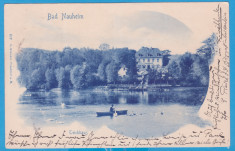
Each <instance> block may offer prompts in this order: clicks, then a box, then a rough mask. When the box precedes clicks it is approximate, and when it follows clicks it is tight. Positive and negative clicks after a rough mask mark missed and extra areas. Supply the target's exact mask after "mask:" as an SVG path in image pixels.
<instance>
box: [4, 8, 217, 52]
mask: <svg viewBox="0 0 235 151" xmlns="http://www.w3.org/2000/svg"><path fill="white" fill-rule="evenodd" d="M216 7H217V3H120V4H117V3H115V4H112V3H110V4H20V5H15V4H8V5H5V21H4V23H5V35H8V34H10V33H11V34H13V37H14V43H15V44H16V45H19V44H20V47H23V48H27V47H30V48H40V49H46V50H63V48H64V47H71V48H81V47H89V48H94V49H96V48H98V47H99V45H100V44H102V43H108V44H109V45H110V46H111V47H114V48H122V47H128V48H130V49H135V50H139V49H140V48H141V47H142V46H146V47H153V48H159V49H160V50H166V49H168V50H170V51H171V53H172V54H182V53H184V52H187V51H189V52H192V53H193V52H196V49H197V48H199V47H200V46H201V45H202V43H201V42H202V41H203V40H205V39H206V38H208V37H209V36H210V35H211V34H212V33H213V31H215V25H214V24H213V17H215V15H216V13H215V12H214V11H213V10H214V9H216ZM48 13H50V14H56V13H57V14H58V19H57V20H48ZM62 13H66V14H72V13H73V14H80V15H83V19H78V20H63V21H62V20H61V14H62Z"/></svg>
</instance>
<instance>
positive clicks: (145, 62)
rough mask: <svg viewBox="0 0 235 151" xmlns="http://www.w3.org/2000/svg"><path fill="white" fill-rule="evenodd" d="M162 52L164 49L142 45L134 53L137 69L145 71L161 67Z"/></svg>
mask: <svg viewBox="0 0 235 151" xmlns="http://www.w3.org/2000/svg"><path fill="white" fill-rule="evenodd" d="M164 53H165V51H160V50H159V49H158V48H147V47H142V48H141V49H140V50H139V51H137V52H136V54H135V57H136V61H137V68H138V69H139V71H146V70H147V69H157V68H159V67H162V66H163V56H164Z"/></svg>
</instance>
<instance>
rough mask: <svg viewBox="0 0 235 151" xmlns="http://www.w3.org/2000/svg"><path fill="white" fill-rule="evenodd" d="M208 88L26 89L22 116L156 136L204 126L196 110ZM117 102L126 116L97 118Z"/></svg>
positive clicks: (28, 119) (29, 121) (51, 123)
mask: <svg viewBox="0 0 235 151" xmlns="http://www.w3.org/2000/svg"><path fill="white" fill-rule="evenodd" d="M206 92H207V88H183V87H178V88H171V89H164V92H162V93H160V92H129V91H122V92H113V91H105V92H104V91H94V90H81V91H74V90H67V91H62V90H60V89H53V90H51V91H49V92H40V91H37V92H29V91H26V92H25V93H24V94H23V95H22V96H21V97H20V100H19V104H20V115H21V116H22V117H23V118H24V119H25V120H26V122H27V124H33V123H35V124H36V125H39V126H58V125H69V124H71V123H73V122H75V121H76V122H79V123H80V124H82V125H83V126H85V127H87V128H88V129H92V130H96V129H99V128H100V127H101V126H103V125H106V126H107V127H109V128H110V129H112V130H114V131H116V132H119V133H122V134H124V135H126V136H132V137H136V136H137V135H138V136H139V137H151V136H154V137H157V136H162V135H164V134H168V133H172V132H174V131H176V130H178V129H179V128H180V127H182V126H184V125H186V124H195V125H198V126H201V127H202V126H205V125H207V124H208V123H207V122H205V121H203V120H201V119H200V118H199V117H198V115H197V113H198V111H199V109H200V106H201V104H202V103H203V100H204V96H205V95H206ZM111 104H114V107H115V108H116V110H122V109H124V110H128V113H127V115H121V116H116V117H109V116H104V117H97V116H96V112H105V111H108V110H109V107H110V105H111Z"/></svg>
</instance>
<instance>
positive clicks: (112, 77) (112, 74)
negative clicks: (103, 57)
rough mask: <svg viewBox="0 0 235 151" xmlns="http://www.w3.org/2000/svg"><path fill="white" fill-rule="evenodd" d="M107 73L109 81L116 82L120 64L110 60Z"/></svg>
mask: <svg viewBox="0 0 235 151" xmlns="http://www.w3.org/2000/svg"><path fill="white" fill-rule="evenodd" d="M106 75H107V82H108V83H115V82H116V81H117V79H118V66H117V64H115V63H114V62H110V63H109V64H108V65H107V67H106Z"/></svg>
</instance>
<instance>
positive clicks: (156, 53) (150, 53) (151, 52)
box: [135, 47, 163, 58]
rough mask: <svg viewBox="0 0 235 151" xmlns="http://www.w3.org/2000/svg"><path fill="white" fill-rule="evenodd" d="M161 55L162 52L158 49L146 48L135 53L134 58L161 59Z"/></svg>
mask: <svg viewBox="0 0 235 151" xmlns="http://www.w3.org/2000/svg"><path fill="white" fill-rule="evenodd" d="M162 55H163V51H161V50H159V49H158V48H148V47H142V48H140V50H139V51H137V52H136V54H135V56H136V58H143V57H144V58H145V57H146V58H148V57H161V56H162Z"/></svg>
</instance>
